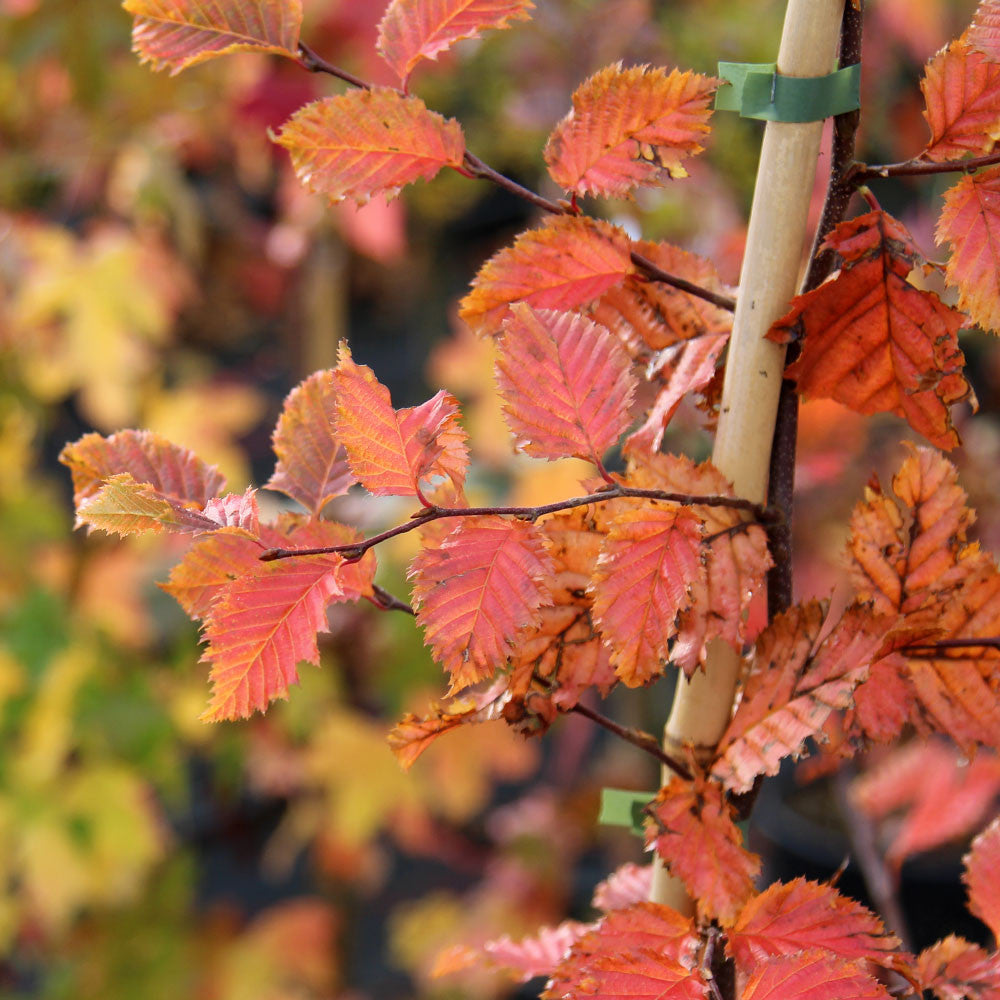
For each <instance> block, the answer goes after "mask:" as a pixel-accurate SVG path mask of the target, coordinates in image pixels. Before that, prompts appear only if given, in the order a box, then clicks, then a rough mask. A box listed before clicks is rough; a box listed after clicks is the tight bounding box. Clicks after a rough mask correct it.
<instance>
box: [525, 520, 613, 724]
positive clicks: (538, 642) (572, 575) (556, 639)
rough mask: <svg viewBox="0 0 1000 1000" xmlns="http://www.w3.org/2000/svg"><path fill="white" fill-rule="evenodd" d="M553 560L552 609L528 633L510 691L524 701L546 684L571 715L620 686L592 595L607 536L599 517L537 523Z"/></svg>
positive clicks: (554, 700)
mask: <svg viewBox="0 0 1000 1000" xmlns="http://www.w3.org/2000/svg"><path fill="white" fill-rule="evenodd" d="M538 529H539V531H540V532H541V533H542V535H543V536H544V538H545V541H546V547H547V549H548V553H549V556H550V557H551V559H552V564H553V568H552V575H551V576H550V578H549V580H548V586H549V592H550V597H551V600H552V603H551V605H546V606H545V607H543V608H541V609H540V610H539V615H540V621H539V624H538V626H537V628H534V629H532V630H530V631H528V632H526V633H524V634H523V635H522V636H521V637H520V638H519V640H518V644H517V649H516V651H515V652H514V654H513V656H512V657H511V676H510V690H511V692H512V693H513V694H516V695H518V696H521V697H523V696H524V695H525V694H527V692H528V691H529V690H530V689H531V688H532V687H533V686H534V685H535V684H536V681H537V679H542V680H544V681H545V682H547V683H549V684H551V685H552V687H553V693H552V701H553V702H554V704H555V705H556V706H558V708H560V709H561V710H563V711H567V710H569V709H570V708H572V707H573V706H574V705H575V704H576V703H577V701H579V699H580V695H581V694H582V693H583V692H584V691H586V690H588V689H589V688H591V687H596V688H597V689H598V690H599V691H600V692H601V694H602V695H604V694H607V693H608V691H610V690H611V688H612V687H614V685H615V684H616V683H617V682H618V678H617V676H616V675H615V671H614V668H613V667H612V666H611V650H610V649H609V648H608V646H607V645H606V644H605V643H604V642H603V641H602V640H601V636H600V635H599V634H598V633H597V631H596V630H595V628H594V624H593V620H592V614H591V598H590V595H589V594H588V593H587V587H588V586H589V585H590V581H591V578H592V577H593V574H594V569H595V567H596V566H597V560H598V557H599V556H600V552H601V546H602V544H603V541H604V534H603V531H602V528H601V526H600V525H599V524H598V521H597V518H596V517H595V514H594V511H593V510H592V509H591V508H589V507H576V508H574V509H572V510H567V511H561V512H559V513H557V514H554V515H552V516H550V517H546V518H544V519H542V520H541V521H539V522H538Z"/></svg>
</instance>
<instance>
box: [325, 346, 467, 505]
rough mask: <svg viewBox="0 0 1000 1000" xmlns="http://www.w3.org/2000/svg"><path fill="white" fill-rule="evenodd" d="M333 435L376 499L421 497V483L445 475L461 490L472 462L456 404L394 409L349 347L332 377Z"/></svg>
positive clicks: (440, 398) (443, 401)
mask: <svg viewBox="0 0 1000 1000" xmlns="http://www.w3.org/2000/svg"><path fill="white" fill-rule="evenodd" d="M333 380H334V383H335V386H336V393H337V403H336V412H337V418H336V425H335V433H336V435H337V437H338V439H339V440H340V441H341V442H342V443H343V445H344V447H345V448H346V450H347V461H348V464H349V465H350V468H351V471H352V472H353V474H354V475H355V476H356V477H357V478H358V480H359V482H360V483H361V485H362V486H364V487H365V489H366V490H368V491H369V492H370V493H373V494H374V495H375V496H417V495H418V494H419V492H420V483H421V481H422V480H425V479H428V478H431V477H435V476H447V477H448V478H449V479H450V480H451V481H452V483H454V485H455V488H456V489H458V490H461V488H462V483H463V481H464V479H465V469H466V466H467V465H468V462H469V453H468V449H467V448H466V446H465V440H466V437H465V432H464V431H463V430H462V429H461V427H459V424H458V401H457V400H456V399H455V397H454V396H451V395H450V394H448V393H446V392H444V391H443V390H442V391H441V392H439V393H438V394H437V395H436V396H434V397H433V398H432V399H429V400H428V401H427V402H426V403H421V405H420V406H413V407H406V408H405V409H402V410H394V409H393V408H392V400H391V398H390V396H389V390H388V389H387V388H386V387H385V386H384V385H382V383H381V382H379V381H378V379H376V378H375V375H374V374H373V373H372V370H371V369H370V368H368V367H367V366H366V365H358V364H355V362H354V360H353V359H352V357H351V352H350V350H349V348H348V347H347V345H346V344H341V347H340V361H339V363H338V365H337V367H336V368H335V369H334V372H333Z"/></svg>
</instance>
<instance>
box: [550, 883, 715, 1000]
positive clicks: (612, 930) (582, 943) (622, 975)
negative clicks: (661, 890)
mask: <svg viewBox="0 0 1000 1000" xmlns="http://www.w3.org/2000/svg"><path fill="white" fill-rule="evenodd" d="M700 943H701V938H700V936H699V935H698V933H697V932H696V931H695V928H694V924H693V923H692V921H691V918H690V917H683V916H681V915H680V914H679V913H677V912H676V911H675V910H672V909H671V908H670V907H669V906H663V905H661V904H659V903H638V904H636V905H635V906H630V907H627V908H625V909H621V910H615V911H614V912H612V913H609V914H608V915H607V916H606V917H604V918H603V919H602V920H601V921H600V922H599V923H598V925H597V927H596V928H595V929H594V930H592V931H590V932H589V933H588V934H585V935H584V936H583V937H582V938H580V939H579V940H578V941H577V942H576V943H575V944H574V945H573V947H572V948H571V949H570V953H569V955H567V956H566V958H564V959H563V961H562V962H560V963H559V966H558V967H557V968H556V970H555V972H554V973H553V974H552V978H551V979H550V980H549V983H548V986H547V988H546V990H545V992H544V993H543V994H542V997H543V1000H571V998H577V997H584V996H586V997H590V998H593V1000H616V998H622V997H629V998H631V1000H703V998H704V996H705V994H706V992H707V986H706V983H705V981H704V979H702V977H701V973H700V970H699V969H698V967H697V958H698V949H699V946H700Z"/></svg>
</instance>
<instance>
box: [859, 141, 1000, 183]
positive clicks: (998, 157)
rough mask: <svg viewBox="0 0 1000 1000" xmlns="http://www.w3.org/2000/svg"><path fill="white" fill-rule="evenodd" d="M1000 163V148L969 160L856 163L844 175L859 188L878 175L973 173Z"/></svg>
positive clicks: (917, 175)
mask: <svg viewBox="0 0 1000 1000" xmlns="http://www.w3.org/2000/svg"><path fill="white" fill-rule="evenodd" d="M997 163H1000V150H998V151H995V152H992V153H987V154H986V155H985V156H974V157H972V158H971V159H968V160H942V161H941V162H939V163H936V162H934V161H933V160H923V159H921V158H920V157H919V156H917V157H914V158H913V159H912V160H904V161H903V162H901V163H876V164H868V163H855V164H853V165H852V166H851V167H850V168H849V169H848V171H847V173H846V174H845V175H844V180H845V182H848V183H850V184H851V186H852V188H857V187H859V186H860V185H861V184H864V183H865V182H866V181H869V180H873V179H874V178H876V177H925V176H927V175H929V174H954V173H964V174H971V173H974V172H975V171H976V170H980V169H981V168H982V167H992V166H994V165H995V164H997Z"/></svg>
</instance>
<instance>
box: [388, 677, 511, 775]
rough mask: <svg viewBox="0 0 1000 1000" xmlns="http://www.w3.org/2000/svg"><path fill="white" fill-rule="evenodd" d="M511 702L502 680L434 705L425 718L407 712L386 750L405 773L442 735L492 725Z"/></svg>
mask: <svg viewBox="0 0 1000 1000" xmlns="http://www.w3.org/2000/svg"><path fill="white" fill-rule="evenodd" d="M509 701H510V692H509V691H508V690H507V683H506V680H505V679H501V680H499V681H496V682H495V683H493V684H491V685H490V686H489V687H488V688H487V689H486V690H485V691H465V692H463V693H461V694H459V695H456V696H455V697H454V698H449V699H448V700H447V701H444V702H434V703H433V704H432V705H431V710H430V712H429V713H428V714H427V715H424V716H417V715H414V714H413V713H412V712H407V713H406V715H404V716H403V718H402V719H400V720H399V722H398V723H396V725H395V726H393V728H392V731H391V732H390V733H389V736H388V738H387V739H388V743H389V748H390V749H391V750H392V752H393V753H394V754H395V755H396V759H397V760H398V761H399V763H400V764H401V765H402V766H403V768H405V769H406V770H407V771H408V770H409V769H410V768H411V767H412V766H413V763H414V761H416V759H417V758H418V757H419V756H420V755H421V754H422V753H423V752H424V751H425V750H426V749H427V748H428V747H429V746H430V745H431V744H432V743H433V742H434V741H435V740H436V739H437V738H438V737H439V736H441V735H442V734H443V733H447V732H449V731H450V730H452V729H456V728H457V727H458V726H467V725H471V724H474V723H478V722H492V721H494V720H496V719H500V718H502V716H503V709H504V706H505V705H506V704H507V703H508V702H509Z"/></svg>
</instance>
